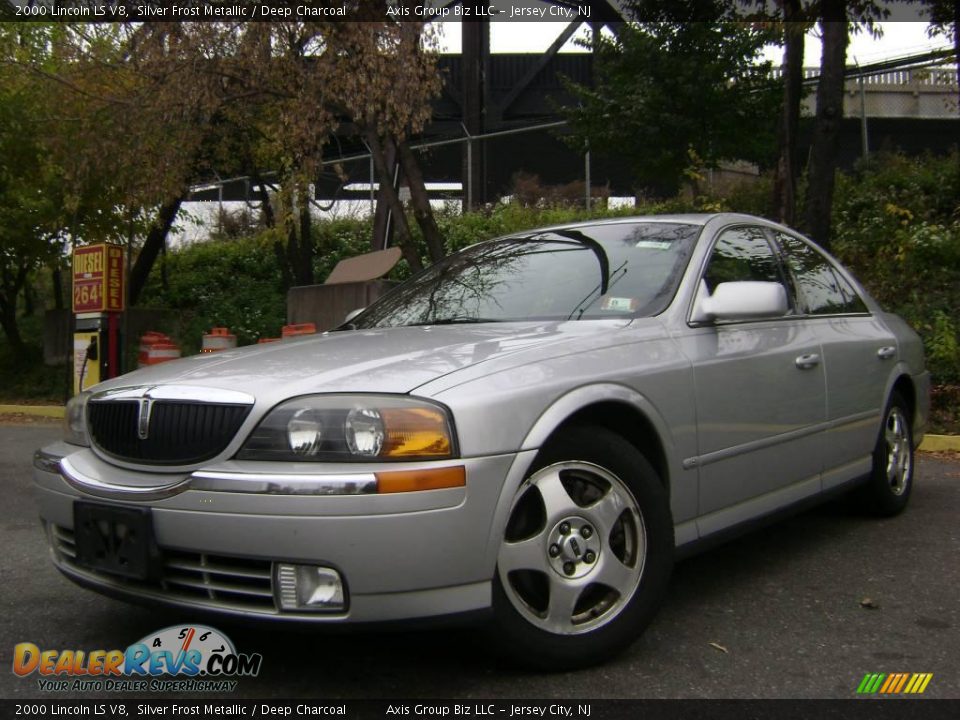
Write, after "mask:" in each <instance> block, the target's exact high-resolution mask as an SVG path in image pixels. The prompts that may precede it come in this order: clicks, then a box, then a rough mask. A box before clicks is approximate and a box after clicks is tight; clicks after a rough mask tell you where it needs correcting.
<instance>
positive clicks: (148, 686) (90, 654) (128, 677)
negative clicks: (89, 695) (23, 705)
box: [13, 625, 263, 692]
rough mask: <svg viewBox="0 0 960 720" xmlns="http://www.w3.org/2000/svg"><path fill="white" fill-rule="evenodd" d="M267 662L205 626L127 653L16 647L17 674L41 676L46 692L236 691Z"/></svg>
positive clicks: (175, 629) (160, 635)
mask: <svg viewBox="0 0 960 720" xmlns="http://www.w3.org/2000/svg"><path fill="white" fill-rule="evenodd" d="M262 663H263V656H261V655H260V654H259V653H250V654H247V653H238V652H237V650H236V648H235V647H234V645H233V642H232V641H231V640H230V639H229V638H228V637H227V636H226V635H224V634H223V633H222V632H220V631H219V630H216V629H214V628H212V627H207V626H205V625H173V626H171V627H168V628H164V629H163V630H160V631H159V632H155V633H151V634H149V635H147V636H146V637H144V638H143V639H141V640H139V641H138V642H135V643H133V644H132V645H130V646H129V647H127V649H126V650H91V651H84V650H41V649H40V647H38V646H37V645H36V644H34V643H30V642H22V643H18V644H17V645H16V646H15V647H14V649H13V672H14V673H15V674H16V675H19V676H20V677H24V678H26V677H31V676H34V675H36V676H37V683H38V689H39V690H41V691H43V692H59V691H71V692H77V691H80V692H83V691H113V692H143V691H146V690H150V691H154V692H157V691H160V692H164V691H176V692H191V691H193V692H204V691H206V692H231V691H233V690H234V689H236V686H237V680H235V679H233V678H236V677H256V676H257V675H258V674H259V672H260V666H261V664H262ZM171 676H172V679H171Z"/></svg>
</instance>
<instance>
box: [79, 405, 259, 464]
mask: <svg viewBox="0 0 960 720" xmlns="http://www.w3.org/2000/svg"><path fill="white" fill-rule="evenodd" d="M87 411H88V423H89V429H90V437H91V439H92V440H93V442H94V443H95V444H96V446H97V447H98V448H100V449H101V450H102V451H103V452H105V453H107V454H108V455H111V456H113V457H116V458H119V459H122V460H129V461H132V462H142V463H149V464H152V465H189V464H191V463H196V462H201V461H203V460H208V459H210V458H212V457H213V456H215V455H216V454H217V453H219V452H222V451H223V449H224V448H225V447H226V446H227V444H228V443H229V442H230V440H231V439H232V438H233V436H234V435H236V433H237V430H239V429H240V425H241V424H242V423H243V421H244V420H245V419H246V417H247V414H248V413H249V412H250V406H249V405H226V404H213V403H202V402H182V401H171V400H156V401H154V402H153V405H152V408H151V411H150V422H149V426H148V427H147V437H146V438H141V437H139V435H138V432H137V428H138V416H139V412H140V404H139V403H138V402H137V401H136V400H101V401H97V400H93V401H91V402H90V403H89V405H88V410H87Z"/></svg>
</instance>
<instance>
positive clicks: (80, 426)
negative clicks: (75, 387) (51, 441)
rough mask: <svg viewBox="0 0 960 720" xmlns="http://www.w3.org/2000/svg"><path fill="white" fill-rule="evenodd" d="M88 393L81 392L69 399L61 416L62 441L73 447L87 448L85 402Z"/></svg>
mask: <svg viewBox="0 0 960 720" xmlns="http://www.w3.org/2000/svg"><path fill="white" fill-rule="evenodd" d="M89 398H90V393H88V392H82V393H80V394H79V395H75V396H74V397H72V398H70V401H69V402H68V403H67V409H66V411H65V413H64V416H63V439H64V440H65V441H66V442H68V443H71V444H73V445H82V446H83V447H89V445H90V438H89V437H87V400H88V399H89Z"/></svg>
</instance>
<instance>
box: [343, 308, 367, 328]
mask: <svg viewBox="0 0 960 720" xmlns="http://www.w3.org/2000/svg"><path fill="white" fill-rule="evenodd" d="M364 310H366V308H362V307H361V308H357V309H356V310H351V311H350V312H348V313H347V316H346V317H345V318H344V319H343V324H344V325H346V324H347V323H348V322H350V321H351V320H353V319H354V318H355V317H356V316H357V315H359V314H360V313H362V312H363V311H364Z"/></svg>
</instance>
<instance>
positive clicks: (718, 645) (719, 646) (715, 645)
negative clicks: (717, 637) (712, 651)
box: [710, 642, 730, 655]
mask: <svg viewBox="0 0 960 720" xmlns="http://www.w3.org/2000/svg"><path fill="white" fill-rule="evenodd" d="M710 647H712V648H716V649H717V650H719V651H720V652H722V653H723V654H724V655H728V654H729V653H730V651H729V650H727V649H726V648H725V647H724V646H723V645H721V644H720V643H715V642H712V643H710Z"/></svg>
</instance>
